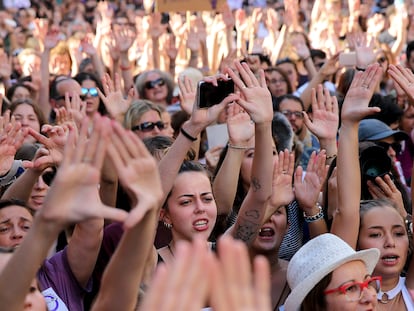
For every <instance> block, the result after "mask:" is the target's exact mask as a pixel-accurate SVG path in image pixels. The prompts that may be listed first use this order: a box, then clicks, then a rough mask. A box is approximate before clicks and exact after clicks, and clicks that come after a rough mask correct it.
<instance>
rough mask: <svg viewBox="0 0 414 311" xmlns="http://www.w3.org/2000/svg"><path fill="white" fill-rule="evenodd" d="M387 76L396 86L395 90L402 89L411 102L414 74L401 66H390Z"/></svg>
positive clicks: (413, 93) (413, 92)
mask: <svg viewBox="0 0 414 311" xmlns="http://www.w3.org/2000/svg"><path fill="white" fill-rule="evenodd" d="M388 74H389V75H390V76H391V78H392V79H393V80H394V82H395V84H396V88H397V86H398V87H399V89H402V90H403V91H404V92H405V93H406V94H407V96H408V97H409V98H410V99H411V100H414V74H413V72H412V71H411V70H410V69H409V68H405V67H403V66H401V65H396V66H395V65H390V66H389V67H388ZM397 90H398V88H397ZM398 94H399V93H398ZM399 95H400V94H399Z"/></svg>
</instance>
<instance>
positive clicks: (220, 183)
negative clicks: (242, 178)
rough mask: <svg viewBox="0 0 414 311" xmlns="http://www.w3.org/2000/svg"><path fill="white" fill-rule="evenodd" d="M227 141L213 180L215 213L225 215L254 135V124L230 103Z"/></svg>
mask: <svg viewBox="0 0 414 311" xmlns="http://www.w3.org/2000/svg"><path fill="white" fill-rule="evenodd" d="M227 129H228V133H229V143H228V146H227V153H226V156H225V158H224V160H223V163H222V164H221V166H220V168H219V170H218V172H217V174H216V176H215V178H214V182H213V192H214V198H215V200H216V202H217V208H218V211H217V214H218V215H225V216H227V215H228V214H229V213H230V211H231V209H232V208H233V202H234V198H235V197H236V192H237V182H238V179H239V174H240V167H241V164H242V160H243V158H244V154H245V152H246V150H248V148H249V146H248V143H249V141H250V140H251V139H252V138H253V136H254V124H253V123H252V122H251V119H250V116H249V114H248V113H247V112H245V111H244V110H243V109H242V108H241V106H240V105H238V104H230V105H229V106H228V109H227Z"/></svg>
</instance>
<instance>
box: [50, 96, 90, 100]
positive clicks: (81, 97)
mask: <svg viewBox="0 0 414 311" xmlns="http://www.w3.org/2000/svg"><path fill="white" fill-rule="evenodd" d="M79 98H80V99H81V100H82V101H84V100H86V95H79ZM72 99H73V97H72V96H69V101H72ZM55 100H56V101H57V100H65V95H61V96H56V97H55Z"/></svg>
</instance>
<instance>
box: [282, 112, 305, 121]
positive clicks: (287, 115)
mask: <svg viewBox="0 0 414 311" xmlns="http://www.w3.org/2000/svg"><path fill="white" fill-rule="evenodd" d="M281 112H282V114H283V115H284V116H285V117H287V118H291V117H292V116H295V118H297V119H303V112H302V111H290V110H283V111H281Z"/></svg>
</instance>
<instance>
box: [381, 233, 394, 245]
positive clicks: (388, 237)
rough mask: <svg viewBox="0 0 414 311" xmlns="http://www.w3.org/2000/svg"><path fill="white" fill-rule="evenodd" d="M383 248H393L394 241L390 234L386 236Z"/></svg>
mask: <svg viewBox="0 0 414 311" xmlns="http://www.w3.org/2000/svg"><path fill="white" fill-rule="evenodd" d="M384 247H385V248H390V247H395V240H394V237H393V236H392V235H391V234H386V236H385V242H384Z"/></svg>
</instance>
